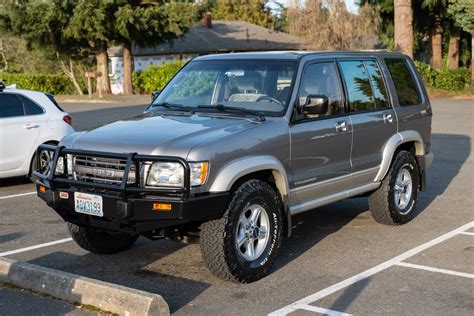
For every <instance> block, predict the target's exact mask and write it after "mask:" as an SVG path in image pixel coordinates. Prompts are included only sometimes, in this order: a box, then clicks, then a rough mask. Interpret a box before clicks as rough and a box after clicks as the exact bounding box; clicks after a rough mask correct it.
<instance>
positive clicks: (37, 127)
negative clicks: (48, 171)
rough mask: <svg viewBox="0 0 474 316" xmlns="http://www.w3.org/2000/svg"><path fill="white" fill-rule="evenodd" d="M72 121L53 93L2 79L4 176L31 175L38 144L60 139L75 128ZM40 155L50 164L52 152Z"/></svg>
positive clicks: (0, 156)
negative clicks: (14, 85) (6, 83)
mask: <svg viewBox="0 0 474 316" xmlns="http://www.w3.org/2000/svg"><path fill="white" fill-rule="evenodd" d="M71 123H72V118H71V116H69V114H68V113H66V112H64V111H63V110H62V109H61V108H60V107H59V105H58V104H57V102H56V101H55V100H54V97H53V96H52V95H49V94H45V93H41V92H37V91H29V90H20V89H15V88H11V87H6V88H5V86H4V84H3V83H2V82H1V81H0V179H1V178H8V177H15V176H28V175H29V174H30V172H31V170H32V167H33V164H34V163H36V160H35V159H34V158H35V155H36V149H37V148H38V146H39V145H41V144H57V143H59V141H60V140H61V139H62V138H63V137H64V136H66V135H67V134H70V133H72V132H74V129H73V128H72V126H71ZM40 157H41V159H40V166H39V167H40V168H44V167H47V166H49V161H50V160H51V157H50V154H49V152H47V151H44V152H41V153H40ZM35 167H36V165H35Z"/></svg>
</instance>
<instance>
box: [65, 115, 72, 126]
mask: <svg viewBox="0 0 474 316" xmlns="http://www.w3.org/2000/svg"><path fill="white" fill-rule="evenodd" d="M63 121H64V122H66V123H68V124H69V125H72V117H71V116H70V115H64V117H63Z"/></svg>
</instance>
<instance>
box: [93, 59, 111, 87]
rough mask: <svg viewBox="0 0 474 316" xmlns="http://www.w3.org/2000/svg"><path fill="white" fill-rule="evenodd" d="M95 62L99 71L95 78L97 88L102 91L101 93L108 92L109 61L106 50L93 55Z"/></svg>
mask: <svg viewBox="0 0 474 316" xmlns="http://www.w3.org/2000/svg"><path fill="white" fill-rule="evenodd" d="M95 58H96V62H97V71H98V72H100V73H101V76H100V77H98V79H97V89H98V90H100V91H101V92H102V95H106V94H110V92H111V91H110V82H109V61H108V57H107V51H106V50H103V51H100V52H98V53H97V54H96V55H95Z"/></svg>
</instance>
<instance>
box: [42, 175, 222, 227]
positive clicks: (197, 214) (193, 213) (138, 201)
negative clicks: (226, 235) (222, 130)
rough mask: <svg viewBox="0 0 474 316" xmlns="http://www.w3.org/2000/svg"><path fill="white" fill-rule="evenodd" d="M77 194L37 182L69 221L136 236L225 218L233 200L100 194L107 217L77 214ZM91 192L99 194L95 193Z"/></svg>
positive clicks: (218, 195) (211, 196)
mask: <svg viewBox="0 0 474 316" xmlns="http://www.w3.org/2000/svg"><path fill="white" fill-rule="evenodd" d="M40 186H41V187H42V188H41V190H40ZM45 188H46V190H45ZM42 191H44V192H42ZM75 192H77V190H73V189H59V190H52V189H51V188H48V187H46V186H44V184H42V183H41V182H38V183H37V193H38V196H39V197H40V198H41V199H43V200H44V201H45V202H46V203H47V204H48V206H50V207H52V208H53V209H54V210H55V211H56V212H57V213H58V214H59V215H60V216H61V217H62V218H63V219H64V220H65V221H67V222H71V223H75V224H78V225H81V226H93V227H98V228H104V229H111V230H115V231H124V232H129V233H133V234H140V233H145V232H150V231H153V230H158V229H162V228H167V227H173V226H179V225H183V224H187V223H193V222H194V223H200V222H205V221H209V220H214V219H218V218H221V217H222V215H223V213H224V211H225V209H226V206H227V202H228V197H229V193H228V192H224V193H215V194H205V195H201V196H195V197H188V198H171V197H156V196H144V197H135V198H128V199H126V200H123V199H122V198H120V197H118V196H113V195H106V194H98V195H100V196H102V201H103V213H104V216H103V217H97V216H93V215H86V214H81V213H77V212H76V211H75V207H74V193H75ZM87 193H92V194H95V193H93V192H87ZM156 203H160V204H170V205H171V209H170V210H154V207H153V205H154V204H156Z"/></svg>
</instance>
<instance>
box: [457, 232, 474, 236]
mask: <svg viewBox="0 0 474 316" xmlns="http://www.w3.org/2000/svg"><path fill="white" fill-rule="evenodd" d="M460 234H462V235H468V236H474V233H471V232H461V233H460Z"/></svg>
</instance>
